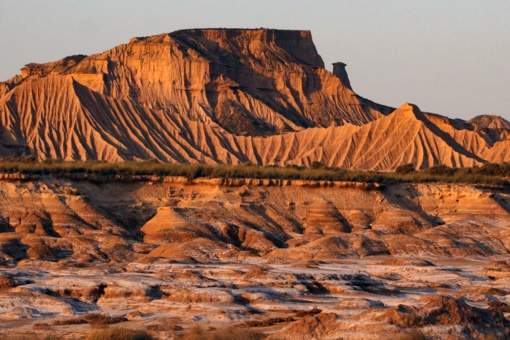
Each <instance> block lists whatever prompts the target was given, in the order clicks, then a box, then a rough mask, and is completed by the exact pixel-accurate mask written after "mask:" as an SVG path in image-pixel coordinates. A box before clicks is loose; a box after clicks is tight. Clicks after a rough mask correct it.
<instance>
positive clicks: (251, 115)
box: [0, 29, 510, 170]
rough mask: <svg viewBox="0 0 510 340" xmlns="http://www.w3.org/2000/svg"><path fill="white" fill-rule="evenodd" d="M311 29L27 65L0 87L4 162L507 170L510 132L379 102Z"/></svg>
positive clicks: (495, 120)
mask: <svg viewBox="0 0 510 340" xmlns="http://www.w3.org/2000/svg"><path fill="white" fill-rule="evenodd" d="M333 66H334V67H333V73H331V72H329V71H327V70H326V69H325V68H324V63H323V61H322V58H321V57H320V55H319V54H318V53H317V50H316V48H315V46H314V43H313V41H312V36H311V33H310V32H309V31H285V30H270V29H253V30H241V29H203V30H198V29H197V30H183V31H177V32H173V33H170V34H161V35H157V36H152V37H142V38H133V39H131V41H130V42H129V43H128V44H124V45H120V46H117V47H115V48H113V49H111V50H108V51H105V52H103V53H100V54H95V55H91V56H83V55H77V56H71V57H66V58H64V59H62V60H59V61H56V62H50V63H46V64H33V63H32V64H27V65H26V66H25V67H24V68H23V69H21V75H16V76H14V77H13V78H11V79H9V80H7V81H5V82H3V83H0V127H1V131H0V155H1V156H3V157H8V156H24V155H25V156H35V157H37V158H38V159H41V160H43V159H48V158H58V159H63V160H105V161H110V162H121V161H124V160H148V159H158V160H161V161H163V162H170V163H208V164H217V163H220V164H222V163H229V164H239V163H246V162H251V163H254V164H260V165H267V164H278V165H287V164H297V165H309V164H311V163H313V162H321V163H324V164H326V165H329V166H337V167H342V168H346V169H376V170H392V169H395V168H396V167H397V166H399V165H403V164H407V163H414V164H415V165H416V167H417V168H424V167H429V166H433V165H437V164H446V165H448V166H452V167H461V166H472V165H479V164H482V163H484V162H508V161H510V152H508V151H507V150H509V146H510V141H509V140H508V137H509V136H510V124H509V123H508V122H507V121H505V120H504V119H502V118H499V117H493V116H481V117H477V118H475V119H473V120H471V121H461V120H451V119H448V118H445V117H442V116H439V115H433V114H424V113H422V112H420V110H419V109H418V108H417V107H416V106H414V105H410V104H407V103H406V104H404V105H403V106H402V107H400V108H399V109H396V110H395V109H394V108H390V107H387V106H384V105H379V104H376V103H373V102H371V101H369V100H367V99H364V98H362V97H360V96H359V95H357V94H356V93H355V92H354V91H353V90H352V88H351V84H350V82H349V79H348V76H347V73H346V70H345V64H343V63H340V62H339V63H335V64H334V65H333Z"/></svg>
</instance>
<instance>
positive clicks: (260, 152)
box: [237, 103, 482, 170]
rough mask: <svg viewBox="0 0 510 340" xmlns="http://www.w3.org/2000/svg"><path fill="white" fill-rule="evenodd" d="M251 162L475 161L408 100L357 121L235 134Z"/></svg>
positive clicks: (377, 164) (383, 164)
mask: <svg viewBox="0 0 510 340" xmlns="http://www.w3.org/2000/svg"><path fill="white" fill-rule="evenodd" d="M237 139H238V140H240V141H241V142H240V143H239V145H241V146H242V147H243V148H245V150H246V151H244V153H245V154H246V155H248V157H249V158H250V160H251V161H252V162H255V163H258V164H268V163H269V164H271V163H278V164H281V165H284V164H297V165H310V164H311V163H313V162H314V161H318V162H322V163H324V164H326V165H328V166H336V167H342V168H347V169H376V170H390V169H395V168H396V167H397V166H399V165H403V164H407V163H414V164H415V165H416V166H417V167H418V168H423V167H429V166H433V165H437V164H446V165H448V166H452V167H462V166H473V165H477V164H481V162H482V159H480V158H478V157H477V156H475V155H474V154H472V153H469V152H467V151H466V150H465V149H464V148H463V147H462V146H460V145H459V144H458V143H457V142H456V141H455V140H454V139H453V138H451V137H450V136H449V135H448V134H446V133H444V132H443V131H441V130H440V129H439V128H437V126H435V125H434V124H433V123H431V122H430V121H429V120H428V119H427V118H426V117H425V116H424V115H423V114H422V113H421V111H420V110H419V109H418V108H417V107H416V106H414V105H410V104H408V103H405V104H404V105H402V106H401V107H400V108H399V109H397V110H396V111H395V112H393V113H392V114H391V115H389V116H387V117H383V118H380V119H378V120H376V121H374V122H371V123H368V124H365V125H363V126H353V125H347V126H341V127H330V128H327V129H320V128H316V129H308V130H306V131H302V132H298V133H289V134H284V135H281V136H274V137H268V138H264V139H261V138H241V137H239V138H237Z"/></svg>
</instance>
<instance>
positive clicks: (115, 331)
mask: <svg viewBox="0 0 510 340" xmlns="http://www.w3.org/2000/svg"><path fill="white" fill-rule="evenodd" d="M86 339H87V340H153V339H154V337H152V335H150V334H149V333H147V332H145V331H139V330H133V329H127V328H105V329H97V330H94V331H92V332H90V333H89V334H88V336H87V338H86Z"/></svg>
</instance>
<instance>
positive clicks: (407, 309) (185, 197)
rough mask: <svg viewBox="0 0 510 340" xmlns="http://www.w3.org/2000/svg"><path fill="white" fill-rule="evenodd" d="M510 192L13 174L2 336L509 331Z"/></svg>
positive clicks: (4, 216)
mask: <svg viewBox="0 0 510 340" xmlns="http://www.w3.org/2000/svg"><path fill="white" fill-rule="evenodd" d="M509 202H510V192H509V191H508V190H507V189H506V190H505V189H486V188H485V189H480V188H476V187H473V186H470V185H447V184H416V185H415V184H394V185H390V186H387V187H377V186H374V185H367V184H362V183H357V184H356V183H346V182H335V183H327V182H303V181H285V182H278V183H277V182H270V181H262V180H261V181H257V180H244V181H243V180H236V181H229V182H226V183H225V184H223V185H220V184H219V182H218V181H215V180H214V179H201V180H200V181H195V182H191V183H190V182H188V181H186V179H184V178H177V177H168V178H165V179H164V180H163V181H154V182H129V183H126V182H108V183H94V182H88V181H83V180H76V181H75V180H69V179H61V178H60V179H59V178H52V177H42V178H40V179H38V180H34V181H31V182H27V181H17V180H1V181H0V325H2V327H0V337H7V338H9V339H11V338H16V336H19V338H20V339H21V338H23V339H26V338H47V337H48V336H50V337H57V338H73V339H74V338H80V337H83V336H84V335H85V334H87V333H88V332H91V331H92V330H93V329H94V327H96V328H97V327H98V326H100V325H103V326H104V323H103V324H101V320H104V319H105V320H110V321H109V322H116V323H119V325H114V326H113V327H119V328H129V329H138V330H140V329H141V330H146V331H150V332H151V334H152V335H154V337H155V338H157V339H171V338H177V336H178V335H183V332H186V331H189V330H190V329H193V328H194V327H196V326H197V325H198V326H201V327H202V328H203V331H204V332H206V333H207V332H209V331H207V330H214V329H225V328H226V327H228V326H234V327H236V328H238V329H247V330H252V331H253V332H260V333H262V334H263V335H264V336H269V339H339V338H344V339H378V338H381V339H388V338H395V339H398V338H399V337H400V336H405V335H407V334H406V333H410V335H412V334H415V337H414V338H418V339H419V338H424V337H426V338H430V339H473V338H485V337H487V338H490V336H493V337H494V338H496V339H499V338H501V339H505V338H508V335H509V334H510V333H509V332H510V321H509V320H508V316H509V311H510V308H509V305H508V304H509V303H510V294H509V287H510V261H508V260H509V251H510V237H509V236H510V204H509ZM87 320H88V321H87ZM94 320H96V321H94ZM105 322H106V321H105ZM412 332H414V333H412ZM30 334H32V336H29V335H30ZM417 335H422V337H417ZM200 338H206V337H205V335H204V336H203V337H200ZM239 338H243V339H244V338H246V337H239ZM260 338H263V336H261V337H260Z"/></svg>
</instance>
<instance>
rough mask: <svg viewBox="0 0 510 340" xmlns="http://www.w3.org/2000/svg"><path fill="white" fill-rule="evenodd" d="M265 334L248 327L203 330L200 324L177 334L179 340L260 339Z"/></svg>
mask: <svg viewBox="0 0 510 340" xmlns="http://www.w3.org/2000/svg"><path fill="white" fill-rule="evenodd" d="M265 337H266V336H265V335H263V334H261V333H258V332H255V331H252V330H251V329H248V328H240V327H228V328H224V329H216V328H211V330H205V329H204V328H202V327H200V326H194V327H192V328H190V329H189V330H187V331H185V332H184V333H183V334H180V335H177V336H176V339H179V340H240V339H243V340H261V339H264V338H265Z"/></svg>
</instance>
